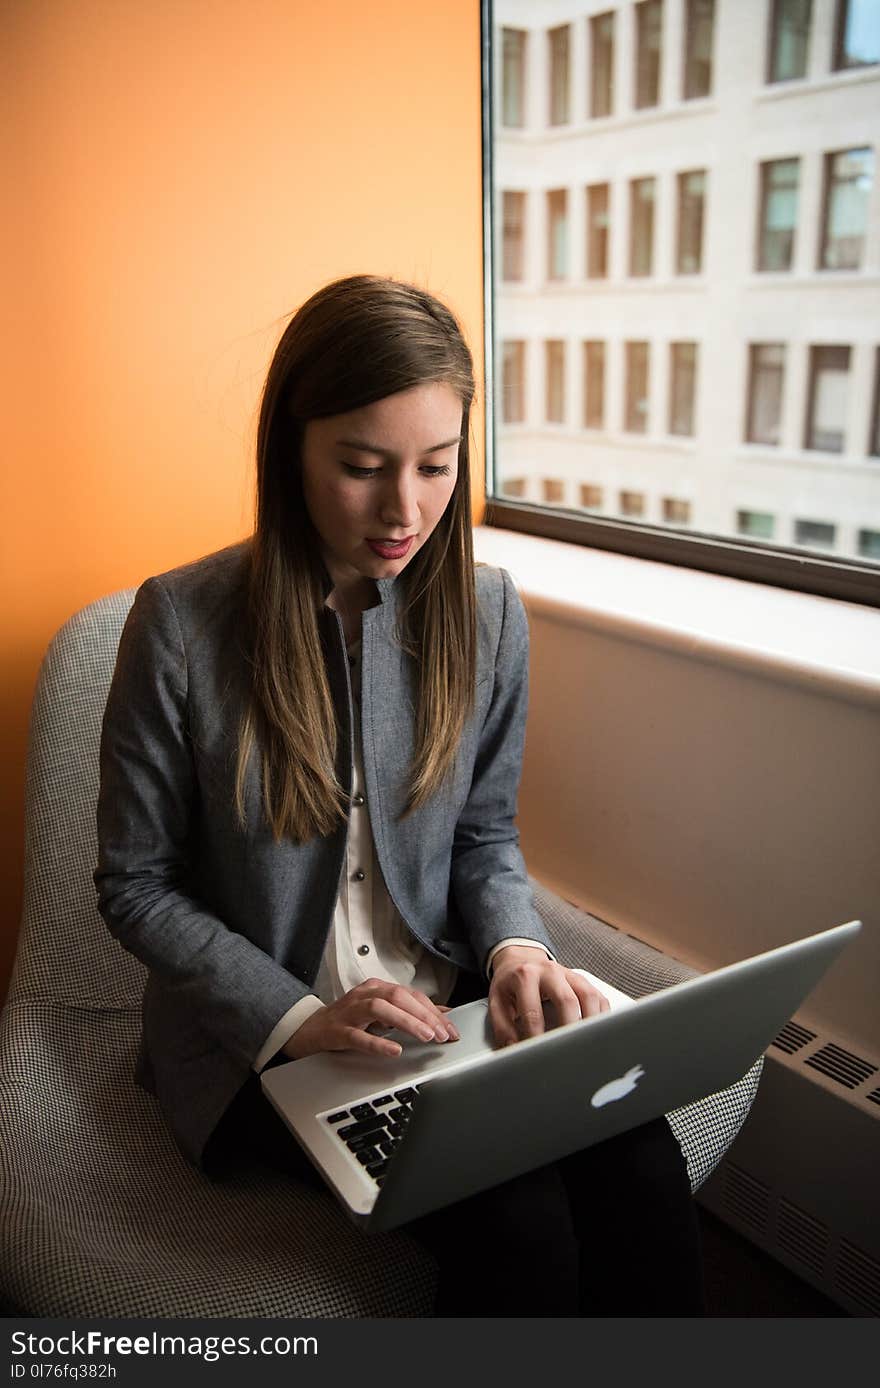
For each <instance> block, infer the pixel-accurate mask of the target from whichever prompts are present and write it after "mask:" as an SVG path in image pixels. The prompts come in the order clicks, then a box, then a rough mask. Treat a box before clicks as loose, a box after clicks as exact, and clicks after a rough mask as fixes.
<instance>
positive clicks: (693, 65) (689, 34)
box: [682, 0, 715, 101]
mask: <svg viewBox="0 0 880 1388" xmlns="http://www.w3.org/2000/svg"><path fill="white" fill-rule="evenodd" d="M714 24H715V0H687V12H686V14H685V30H684V87H683V90H682V96H683V97H684V99H685V101H692V100H693V99H694V98H695V97H698V96H708V95H709V93H710V92H711V90H712V30H713V27H714Z"/></svg>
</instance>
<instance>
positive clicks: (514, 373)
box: [501, 341, 526, 424]
mask: <svg viewBox="0 0 880 1388" xmlns="http://www.w3.org/2000/svg"><path fill="white" fill-rule="evenodd" d="M501 373H502V374H501V418H502V420H503V421H504V423H505V424H522V422H523V420H524V419H525V417H526V344H525V343H524V342H510V341H508V342H505V343H504V346H503V348H502V367H501Z"/></svg>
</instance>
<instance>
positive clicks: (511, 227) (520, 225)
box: [501, 193, 526, 280]
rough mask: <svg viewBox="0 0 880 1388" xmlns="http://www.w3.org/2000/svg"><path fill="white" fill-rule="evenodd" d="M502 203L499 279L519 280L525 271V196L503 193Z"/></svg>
mask: <svg viewBox="0 0 880 1388" xmlns="http://www.w3.org/2000/svg"><path fill="white" fill-rule="evenodd" d="M503 202H504V211H503V215H502V222H501V225H502V231H503V237H504V241H503V248H502V257H501V277H502V279H505V280H521V279H522V278H523V274H524V270H525V228H526V195H525V193H505V194H504V198H503Z"/></svg>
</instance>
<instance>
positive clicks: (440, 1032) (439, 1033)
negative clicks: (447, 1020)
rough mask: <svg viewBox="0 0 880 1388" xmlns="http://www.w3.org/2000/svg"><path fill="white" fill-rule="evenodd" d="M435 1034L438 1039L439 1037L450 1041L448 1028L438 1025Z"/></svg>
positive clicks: (440, 1039) (441, 1039)
mask: <svg viewBox="0 0 880 1388" xmlns="http://www.w3.org/2000/svg"><path fill="white" fill-rule="evenodd" d="M434 1036H435V1037H436V1039H437V1040H438V1041H448V1040H449V1032H448V1031H447V1030H446V1028H445V1027H437V1029H436V1030H435V1032H434Z"/></svg>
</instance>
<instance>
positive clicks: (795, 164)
mask: <svg viewBox="0 0 880 1388" xmlns="http://www.w3.org/2000/svg"><path fill="white" fill-rule="evenodd" d="M800 164H801V161H800V160H799V159H771V160H768V162H767V163H766V164H762V165H761V212H760V228H759V231H758V263H757V268H758V269H759V270H790V269H791V262H792V256H793V254H794V232H795V227H796V226H797V213H798V184H799V181H800Z"/></svg>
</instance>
